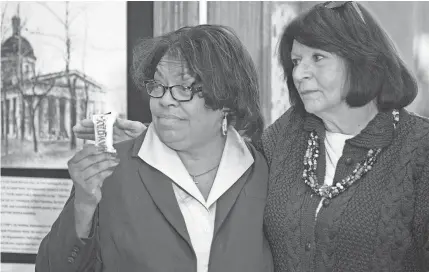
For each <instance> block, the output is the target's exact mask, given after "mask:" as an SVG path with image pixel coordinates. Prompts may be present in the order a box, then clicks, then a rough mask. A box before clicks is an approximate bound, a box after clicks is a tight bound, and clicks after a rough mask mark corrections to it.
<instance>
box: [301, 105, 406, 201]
mask: <svg viewBox="0 0 429 272" xmlns="http://www.w3.org/2000/svg"><path fill="white" fill-rule="evenodd" d="M392 115H393V127H394V128H395V129H396V127H397V125H398V123H399V111H398V110H396V109H395V110H393V111H392ZM307 143H308V145H307V150H306V151H305V154H304V171H303V173H302V179H303V181H304V183H305V184H307V185H308V186H309V187H310V188H311V190H312V191H313V193H314V194H317V195H319V196H321V197H324V198H327V199H332V198H334V197H336V196H338V195H339V194H340V193H342V192H344V191H345V190H347V189H348V188H349V187H350V186H351V185H352V184H353V183H355V182H356V181H358V180H359V179H361V178H362V177H363V176H364V175H365V174H366V173H368V172H369V171H371V170H372V166H373V165H374V163H375V162H376V161H377V156H378V155H379V154H380V152H381V148H377V149H370V150H368V153H367V155H366V158H365V159H364V160H363V161H362V162H360V163H357V164H356V168H355V169H354V170H353V171H352V174H350V175H348V176H346V177H345V178H343V179H342V180H341V181H340V182H337V183H336V184H335V185H332V186H329V185H325V184H323V185H320V184H318V180H317V176H316V169H317V159H318V157H319V151H320V150H319V137H318V136H317V133H316V131H312V132H310V136H309V139H308V141H307Z"/></svg>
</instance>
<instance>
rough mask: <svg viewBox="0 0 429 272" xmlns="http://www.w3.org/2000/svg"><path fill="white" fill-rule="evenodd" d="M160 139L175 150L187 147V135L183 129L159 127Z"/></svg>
mask: <svg viewBox="0 0 429 272" xmlns="http://www.w3.org/2000/svg"><path fill="white" fill-rule="evenodd" d="M156 131H157V134H158V137H159V139H160V140H161V141H162V142H163V143H164V144H165V145H166V146H168V147H169V148H171V149H173V150H184V149H185V148H186V147H187V140H186V139H187V137H186V135H184V134H183V132H182V131H177V130H165V129H160V130H159V129H157V130H156Z"/></svg>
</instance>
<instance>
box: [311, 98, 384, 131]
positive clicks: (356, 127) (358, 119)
mask: <svg viewBox="0 0 429 272" xmlns="http://www.w3.org/2000/svg"><path fill="white" fill-rule="evenodd" d="M377 113H378V109H377V105H376V104H375V103H374V102H370V103H368V104H366V105H365V106H363V107H359V108H350V107H349V106H347V105H345V106H343V107H339V108H336V109H334V110H332V111H330V112H327V113H323V114H316V115H317V116H318V117H320V118H321V119H322V120H323V123H324V124H325V128H326V130H327V131H329V132H334V133H342V134H347V135H357V134H359V132H361V131H362V129H364V128H365V127H366V126H367V125H368V123H369V122H370V121H371V120H372V119H373V118H374V117H375V116H376V115H377Z"/></svg>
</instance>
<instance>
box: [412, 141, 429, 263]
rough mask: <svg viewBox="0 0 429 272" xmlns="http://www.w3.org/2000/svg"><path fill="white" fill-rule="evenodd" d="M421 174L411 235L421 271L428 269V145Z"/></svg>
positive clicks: (418, 181)
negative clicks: (415, 246)
mask: <svg viewBox="0 0 429 272" xmlns="http://www.w3.org/2000/svg"><path fill="white" fill-rule="evenodd" d="M423 153H424V157H423V158H422V159H421V160H420V161H421V162H423V165H422V168H420V169H421V175H418V177H417V181H416V187H415V188H416V189H415V192H416V202H415V214H414V227H413V236H414V239H415V242H416V245H417V256H416V257H417V258H416V259H417V260H418V263H419V264H418V266H419V267H420V269H421V271H429V145H428V146H427V147H426V148H425V151H424V152H423Z"/></svg>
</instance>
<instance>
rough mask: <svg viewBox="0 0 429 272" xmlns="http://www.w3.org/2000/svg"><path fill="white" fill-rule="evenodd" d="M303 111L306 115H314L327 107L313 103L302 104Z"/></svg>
mask: <svg viewBox="0 0 429 272" xmlns="http://www.w3.org/2000/svg"><path fill="white" fill-rule="evenodd" d="M304 107H305V110H306V111H307V112H308V113H312V114H316V115H317V113H319V112H323V111H326V109H327V107H325V105H322V104H320V103H317V102H316V103H314V102H304Z"/></svg>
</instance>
